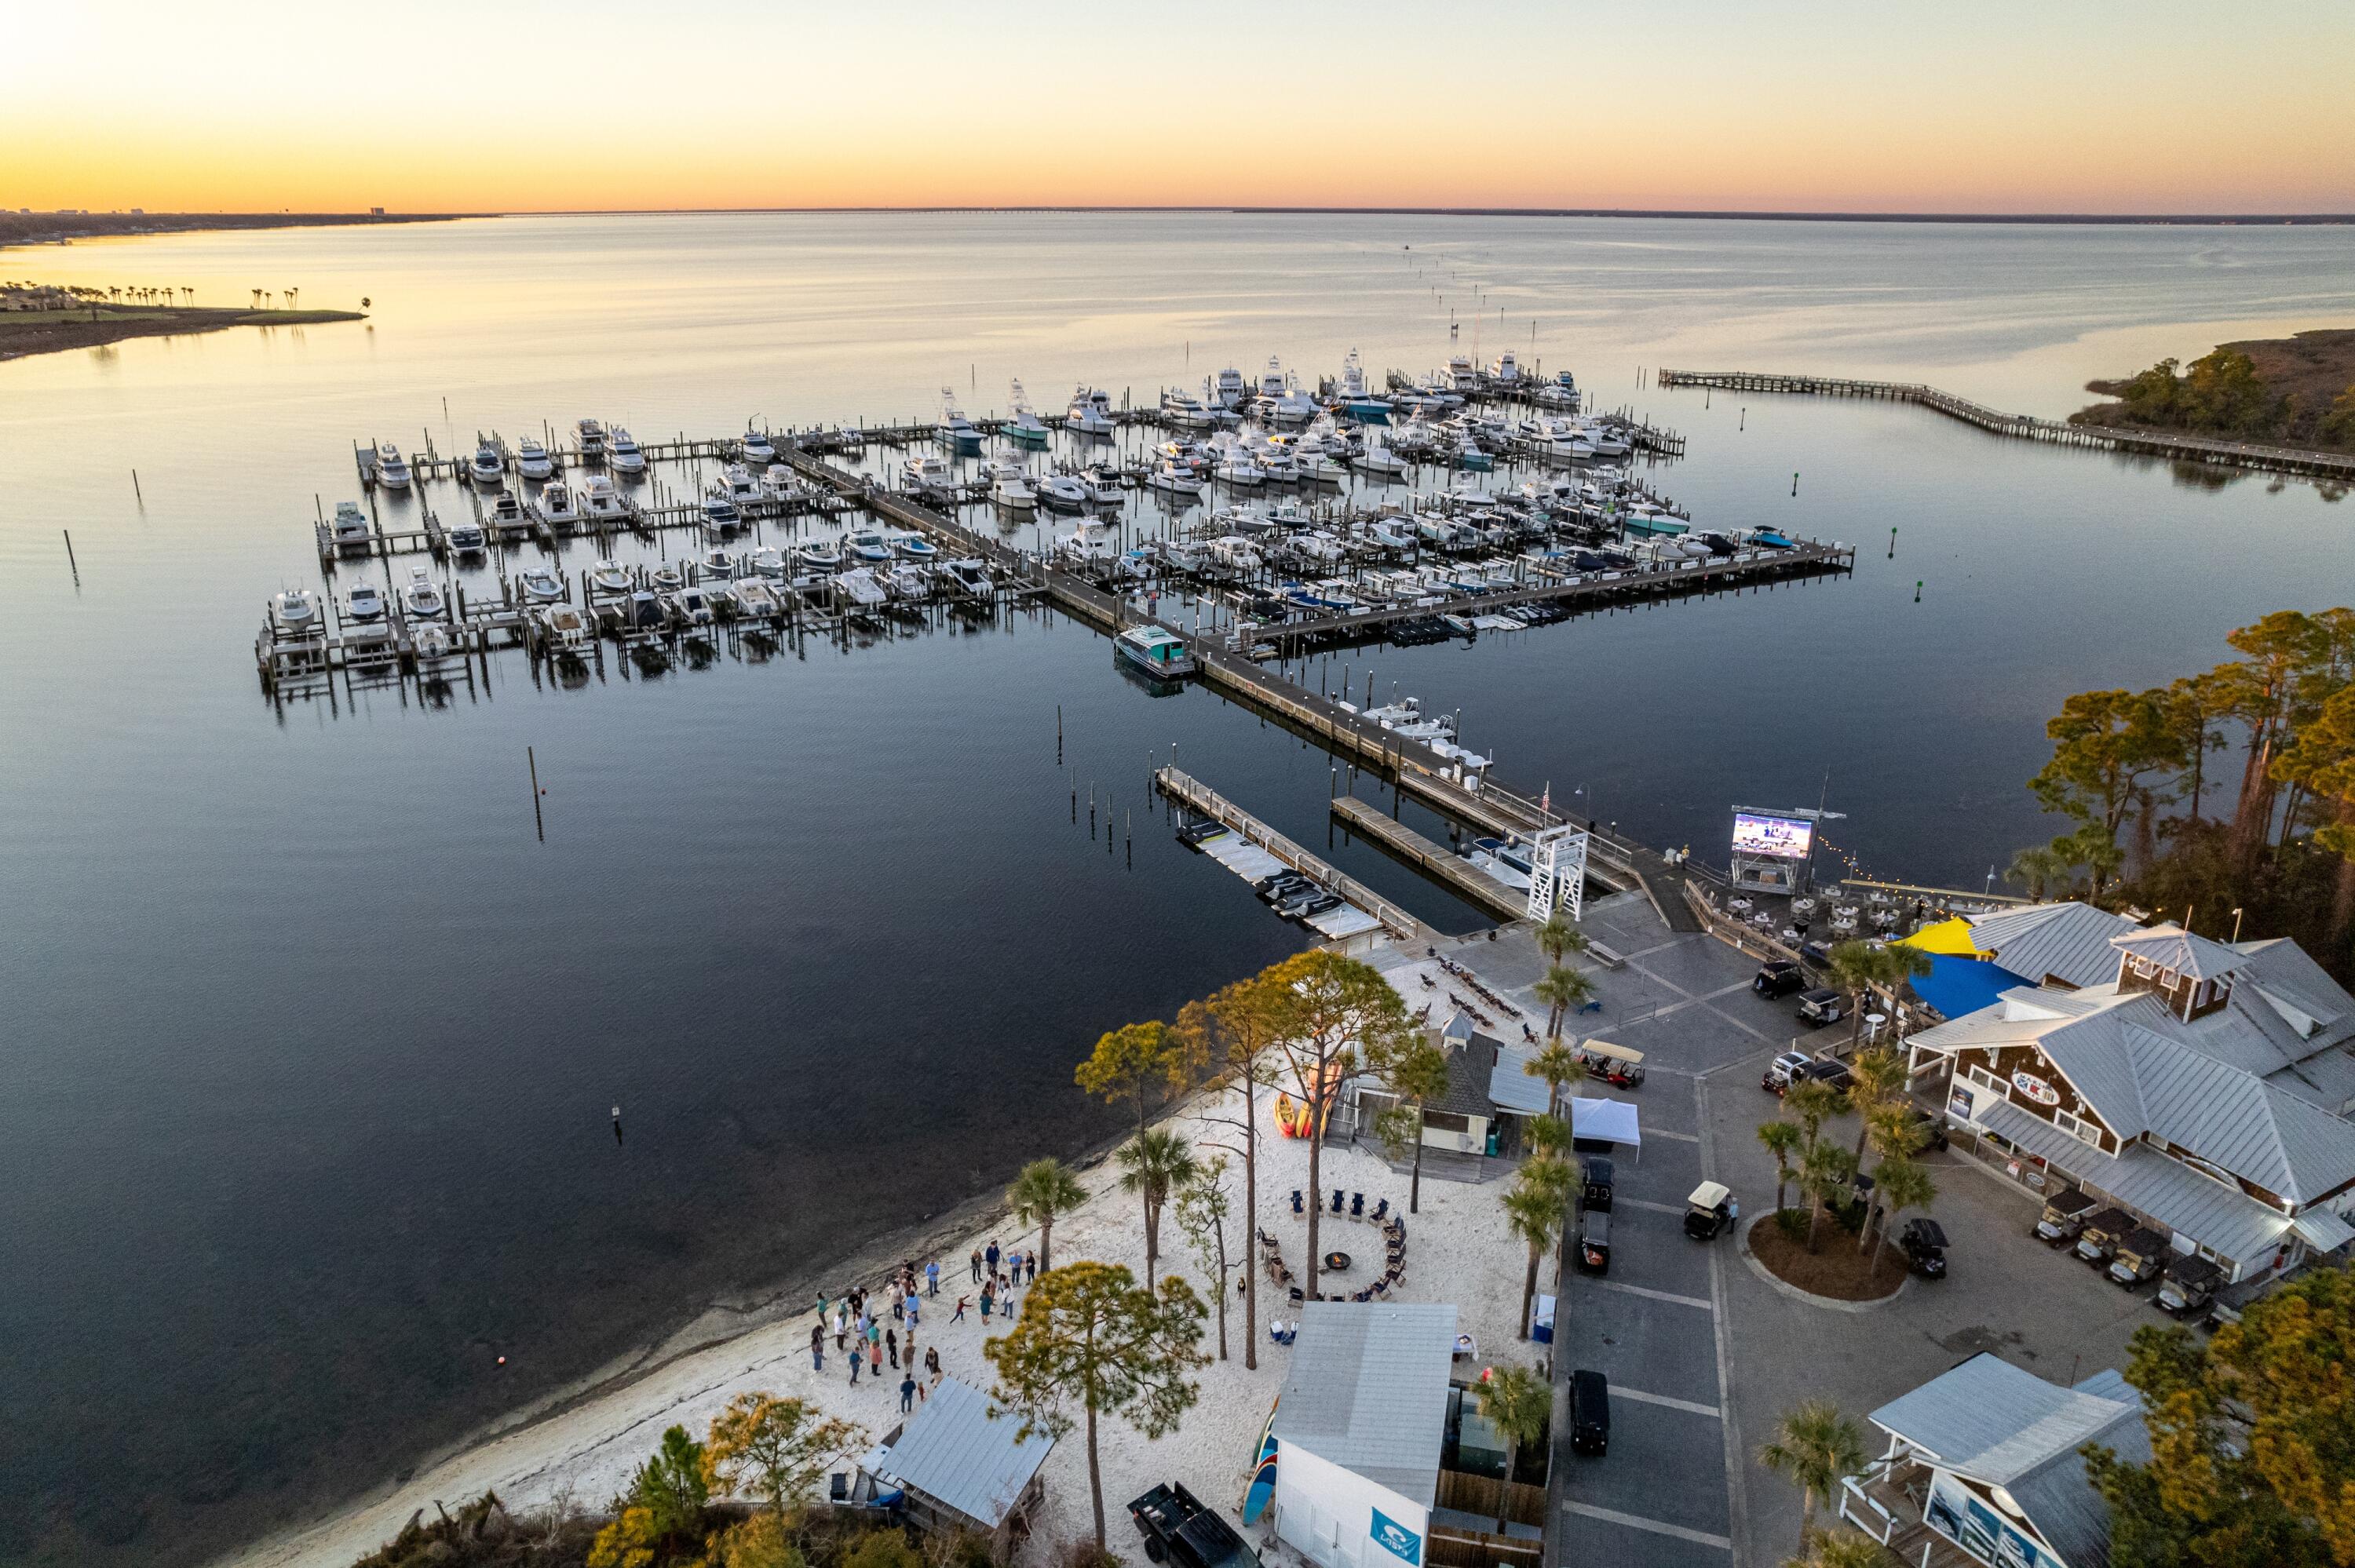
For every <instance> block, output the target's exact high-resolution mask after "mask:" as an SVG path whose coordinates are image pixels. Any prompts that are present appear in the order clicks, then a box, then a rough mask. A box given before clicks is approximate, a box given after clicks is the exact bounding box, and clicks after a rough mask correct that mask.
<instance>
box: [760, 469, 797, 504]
mask: <svg viewBox="0 0 2355 1568" xmlns="http://www.w3.org/2000/svg"><path fill="white" fill-rule="evenodd" d="M761 489H762V492H763V493H765V494H766V495H767V496H768V497H769V499H770V500H772V501H791V500H792V499H793V498H794V496H796V495H798V494H799V493H801V481H800V480H799V479H798V478H796V477H795V476H794V468H793V464H791V463H783V462H773V463H771V464H770V465H769V466H768V467H767V468H766V469H764V470H762V473H761Z"/></svg>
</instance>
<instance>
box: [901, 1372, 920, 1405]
mask: <svg viewBox="0 0 2355 1568" xmlns="http://www.w3.org/2000/svg"><path fill="white" fill-rule="evenodd" d="M915 1404H916V1376H915V1374H914V1373H913V1372H911V1373H909V1374H908V1375H907V1376H906V1377H903V1378H901V1379H900V1414H902V1415H905V1414H908V1412H909V1411H910V1410H911V1409H913V1408H914V1407H915Z"/></svg>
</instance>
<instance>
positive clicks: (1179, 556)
mask: <svg viewBox="0 0 2355 1568" xmlns="http://www.w3.org/2000/svg"><path fill="white" fill-rule="evenodd" d="M1153 543H1154V547H1155V548H1156V549H1157V550H1159V551H1160V552H1161V559H1162V562H1163V564H1164V565H1166V566H1167V567H1169V569H1170V570H1171V571H1174V572H1199V571H1200V570H1201V569H1202V566H1203V563H1204V562H1205V561H1207V560H1208V559H1209V556H1206V555H1205V554H1204V553H1203V552H1202V550H1201V548H1200V546H1196V545H1189V544H1188V543H1187V542H1186V541H1185V540H1183V539H1156V540H1155V541H1154V542H1153Z"/></svg>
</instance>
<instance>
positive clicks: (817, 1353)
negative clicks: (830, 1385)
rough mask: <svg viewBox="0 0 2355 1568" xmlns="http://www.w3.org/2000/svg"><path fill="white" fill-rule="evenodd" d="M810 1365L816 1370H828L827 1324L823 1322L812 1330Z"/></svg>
mask: <svg viewBox="0 0 2355 1568" xmlns="http://www.w3.org/2000/svg"><path fill="white" fill-rule="evenodd" d="M810 1367H811V1370H813V1371H815V1372H824V1371H826V1325H825V1324H823V1323H820V1324H819V1325H818V1326H817V1327H816V1328H815V1329H812V1330H810Z"/></svg>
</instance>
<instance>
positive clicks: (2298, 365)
mask: <svg viewBox="0 0 2355 1568" xmlns="http://www.w3.org/2000/svg"><path fill="white" fill-rule="evenodd" d="M2085 390H2086V391H2088V392H2094V393H2099V394H2100V395H2101V396H2103V397H2111V398H2115V399H2116V401H2115V402H2109V403H2096V404H2094V405H2093V406H2092V407H2090V408H2083V409H2081V410H2079V411H2078V412H2077V413H2075V414H2073V415H2071V416H2070V418H2071V419H2072V421H2073V422H2074V423H2077V424H2084V425H2110V426H2135V427H2138V428H2140V429H2159V430H2183V431H2188V432H2190V433H2191V434H2193V435H2201V436H2217V437H2221V438H2222V439H2225V440H2242V441H2264V442H2267V443H2270V444H2273V445H2276V446H2290V447H2309V448H2315V449H2318V450H2325V451H2341V452H2344V451H2355V329H2349V328H2343V327H2340V328H2328V329H2324V330H2319V331H2315V332H2302V333H2298V334H2296V335H2294V336H2291V337H2285V338H2251V339H2248V340H2247V341H2245V342H2242V343H2227V344H2218V345H2217V346H2216V347H2215V348H2214V349H2213V350H2211V352H2209V353H2208V354H2205V355H2201V356H2200V358H2198V359H2195V360H2193V361H2192V362H2191V363H2190V366H2184V365H2182V364H2181V363H2180V362H2179V361H2177V360H2173V359H2162V360H2160V361H2159V362H2158V364H2157V365H2154V366H2151V367H2150V368H2149V369H2147V370H2146V371H2144V372H2142V374H2140V375H2139V376H2129V377H2126V379H2123V380H2115V381H2089V382H2087V383H2086V384H2085Z"/></svg>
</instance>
